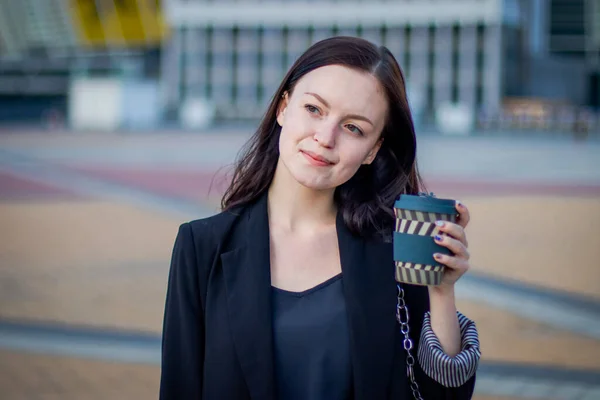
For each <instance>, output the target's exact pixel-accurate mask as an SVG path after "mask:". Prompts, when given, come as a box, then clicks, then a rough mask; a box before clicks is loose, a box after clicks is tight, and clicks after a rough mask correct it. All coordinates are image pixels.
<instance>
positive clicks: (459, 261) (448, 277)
mask: <svg viewBox="0 0 600 400" xmlns="http://www.w3.org/2000/svg"><path fill="white" fill-rule="evenodd" d="M456 209H457V210H458V214H459V217H458V220H457V221H456V222H457V223H452V222H449V221H438V229H439V230H440V231H441V232H443V234H441V235H439V236H440V237H439V239H440V240H438V238H437V237H436V238H435V242H436V243H437V244H439V245H442V246H444V247H447V248H448V249H450V251H452V253H454V256H450V255H445V254H438V253H436V254H434V258H435V259H436V260H437V261H438V262H439V263H440V264H444V265H445V266H446V267H447V268H446V270H445V272H444V277H443V279H442V282H441V284H440V285H439V286H437V287H436V286H434V287H431V289H436V290H437V291H444V290H446V289H449V290H451V291H453V290H454V284H455V283H456V281H458V280H459V279H460V277H461V276H463V275H464V274H465V272H467V271H468V270H469V267H470V265H469V258H471V255H470V254H469V251H468V250H467V248H468V247H469V242H468V241H467V236H466V234H465V228H466V227H467V225H468V224H469V220H470V218H471V217H470V214H469V210H468V209H467V207H466V206H465V205H463V204H462V203H460V202H458V201H457V202H456ZM440 224H441V225H440Z"/></svg>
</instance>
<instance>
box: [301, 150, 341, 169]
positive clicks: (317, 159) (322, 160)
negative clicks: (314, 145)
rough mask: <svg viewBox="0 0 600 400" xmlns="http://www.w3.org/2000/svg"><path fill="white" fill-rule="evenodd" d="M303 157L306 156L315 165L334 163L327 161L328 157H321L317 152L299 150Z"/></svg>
mask: <svg viewBox="0 0 600 400" xmlns="http://www.w3.org/2000/svg"><path fill="white" fill-rule="evenodd" d="M300 152H301V153H302V154H303V155H304V157H306V159H307V160H308V161H309V162H310V163H311V164H313V165H317V166H328V165H333V164H334V163H333V162H331V161H329V160H328V159H326V158H324V157H321V156H319V155H317V154H314V153H310V152H306V151H302V150H301V151H300Z"/></svg>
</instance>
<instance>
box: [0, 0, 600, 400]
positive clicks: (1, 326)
mask: <svg viewBox="0 0 600 400" xmlns="http://www.w3.org/2000/svg"><path fill="white" fill-rule="evenodd" d="M336 35H352V36H361V37H364V38H366V39H368V40H370V41H372V42H374V43H377V44H383V45H385V46H387V47H388V48H389V49H390V50H391V51H392V53H393V54H394V55H395V56H396V58H397V59H398V61H399V63H400V65H401V66H402V69H403V71H404V73H405V76H406V79H407V85H408V96H409V102H410V104H411V108H412V110H413V116H414V119H415V123H416V126H417V135H418V138H419V150H418V151H419V154H418V161H419V163H420V168H421V170H422V173H423V176H424V178H425V181H426V183H427V185H428V189H429V190H431V191H433V192H435V193H436V195H437V196H438V197H448V198H458V199H460V200H461V201H462V202H463V203H465V204H466V205H467V206H468V207H469V208H470V210H471V214H472V222H471V223H470V225H469V228H468V230H467V234H468V236H469V242H470V250H471V253H472V271H471V272H470V273H469V274H468V275H467V276H465V277H464V278H463V279H461V281H460V282H459V284H458V288H457V293H458V301H459V308H460V310H461V311H462V312H463V313H465V314H467V315H468V316H469V317H471V318H472V319H474V320H475V321H476V323H477V326H478V329H479V331H480V335H481V342H482V351H483V356H482V363H481V366H480V369H479V377H478V382H477V387H476V398H477V399H479V400H501V399H504V400H508V399H525V398H528V399H532V398H533V399H569V400H570V399H577V400H598V399H600V261H599V260H600V246H598V238H599V237H600V236H599V234H598V232H597V231H595V230H594V229H595V228H596V227H597V226H600V140H599V139H600V1H598V0H386V1H384V0H372V1H366V0H364V1H356V0H355V1H343V0H336V1H334V0H329V1H314V0H280V1H275V0H272V1H261V0H243V1H242V0H237V1H233V0H220V1H216V0H214V1H208V0H204V1H203V0H163V1H160V0H0V398H1V399H10V400H12V399H59V398H60V399H147V398H157V390H158V384H159V374H160V367H159V363H160V334H161V324H162V316H163V307H164V297H165V293H166V280H167V275H168V269H169V260H170V256H171V250H172V246H173V242H174V239H175V235H176V233H177V228H178V226H179V225H180V224H181V223H182V222H184V221H188V220H191V219H196V218H201V217H205V216H208V215H211V214H214V213H216V212H217V211H218V204H219V199H220V198H219V195H220V194H221V193H222V191H223V189H224V187H225V185H226V183H227V177H228V172H229V171H230V165H231V162H232V161H233V160H234V159H235V156H236V154H237V152H238V150H239V149H240V147H241V146H242V145H243V144H244V142H245V141H246V140H247V139H248V138H249V136H250V135H251V134H252V133H253V132H254V130H255V129H256V127H257V124H258V121H259V119H260V117H261V115H262V114H263V112H264V111H265V109H266V105H267V104H268V102H269V101H270V99H271V97H272V95H273V93H274V91H275V89H276V88H277V86H278V84H279V82H280V81H281V79H282V78H283V76H284V74H285V72H286V71H287V69H288V68H289V67H290V66H291V64H292V63H293V62H294V61H295V59H296V58H297V57H298V56H299V55H300V54H301V53H302V52H303V51H304V50H306V49H307V48H308V46H310V45H311V44H312V43H314V42H316V41H318V40H321V39H324V38H327V37H331V36H336ZM594 232H596V233H594Z"/></svg>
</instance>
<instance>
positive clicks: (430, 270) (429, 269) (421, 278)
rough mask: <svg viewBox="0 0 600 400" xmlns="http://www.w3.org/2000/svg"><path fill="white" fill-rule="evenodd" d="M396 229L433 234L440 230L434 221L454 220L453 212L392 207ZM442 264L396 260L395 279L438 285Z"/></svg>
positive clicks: (416, 283) (414, 233) (442, 269)
mask: <svg viewBox="0 0 600 400" xmlns="http://www.w3.org/2000/svg"><path fill="white" fill-rule="evenodd" d="M394 213H395V215H396V227H395V229H396V231H397V232H401V233H408V234H411V235H421V236H435V235H437V234H439V233H441V232H440V230H439V229H438V226H437V225H436V224H435V222H436V221H440V220H441V221H450V222H456V215H455V214H440V213H428V212H422V211H413V210H405V209H400V208H394ZM444 269H445V267H444V266H443V265H427V264H414V263H408V262H402V261H396V280H397V281H398V282H404V283H410V284H415V285H430V286H435V285H439V284H440V283H441V282H442V277H443V276H444Z"/></svg>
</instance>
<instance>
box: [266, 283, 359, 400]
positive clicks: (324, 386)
mask: <svg viewBox="0 0 600 400" xmlns="http://www.w3.org/2000/svg"><path fill="white" fill-rule="evenodd" d="M341 278H342V275H341V274H339V275H337V276H335V277H333V278H331V279H328V280H327V281H325V282H323V283H321V284H319V285H317V286H315V287H314V288H312V289H308V290H306V291H304V292H299V293H298V292H289V291H286V290H282V289H279V288H275V287H274V288H273V290H272V291H273V350H274V361H275V375H276V391H277V398H278V399H286V400H295V399H298V400H348V399H350V398H351V388H352V370H351V367H352V366H351V361H350V335H349V330H348V321H347V314H346V302H345V300H344V293H343V290H342V289H343V288H342V279H341Z"/></svg>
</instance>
